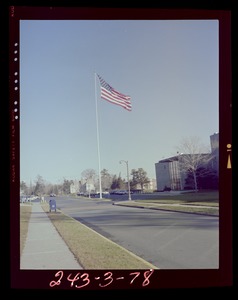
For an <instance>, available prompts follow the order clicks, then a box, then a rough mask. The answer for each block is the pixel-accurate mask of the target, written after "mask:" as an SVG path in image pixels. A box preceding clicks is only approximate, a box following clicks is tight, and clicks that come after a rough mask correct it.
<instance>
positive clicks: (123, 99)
mask: <svg viewBox="0 0 238 300" xmlns="http://www.w3.org/2000/svg"><path fill="white" fill-rule="evenodd" d="M97 76H98V78H99V81H100V85H101V98H102V99H104V100H107V101H109V102H111V103H113V104H116V105H119V106H122V107H123V108H124V109H126V110H128V111H131V101H130V99H131V97H130V96H127V95H124V94H122V93H120V92H118V91H116V90H115V89H114V88H113V87H111V86H110V85H109V84H108V83H107V82H106V81H105V80H104V79H102V77H101V76H99V75H98V74H97Z"/></svg>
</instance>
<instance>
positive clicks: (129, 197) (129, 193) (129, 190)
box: [120, 160, 131, 200]
mask: <svg viewBox="0 0 238 300" xmlns="http://www.w3.org/2000/svg"><path fill="white" fill-rule="evenodd" d="M122 162H124V163H125V164H126V171H127V183H128V200H131V188H130V181H129V168H128V160H120V164H121V163H122Z"/></svg>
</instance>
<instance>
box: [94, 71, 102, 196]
mask: <svg viewBox="0 0 238 300" xmlns="http://www.w3.org/2000/svg"><path fill="white" fill-rule="evenodd" d="M94 75H95V104H96V125H97V149H98V175H99V176H98V177H99V193H100V199H102V182H101V162H100V147H99V130H98V101H97V82H96V75H97V74H96V73H94Z"/></svg>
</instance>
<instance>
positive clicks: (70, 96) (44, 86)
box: [20, 20, 219, 183]
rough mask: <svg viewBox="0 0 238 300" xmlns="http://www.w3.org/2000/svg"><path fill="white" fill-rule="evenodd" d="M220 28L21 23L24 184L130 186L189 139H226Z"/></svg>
mask: <svg viewBox="0 0 238 300" xmlns="http://www.w3.org/2000/svg"><path fill="white" fill-rule="evenodd" d="M218 26H219V24H218V21H217V20H138V21H136V20H100V21H97V20H52V21H51V20H39V21H38V20H22V21H20V180H21V181H25V182H26V183H29V182H30V181H32V182H34V181H35V180H36V177H37V176H38V175H40V176H42V177H43V178H44V179H45V180H46V181H47V182H51V183H60V182H62V181H63V179H68V180H71V179H72V180H74V179H78V180H80V179H81V173H82V172H83V171H84V170H86V169H94V170H95V171H96V172H98V162H99V158H98V152H97V145H98V144H97V123H96V101H97V103H98V119H99V120H98V121H99V122H98V130H99V149H100V163H101V169H107V170H108V172H109V173H110V174H116V175H119V174H120V173H121V176H122V177H123V178H126V166H125V165H124V164H120V163H119V161H120V160H126V161H128V163H129V169H130V170H131V169H138V168H143V169H144V170H145V171H146V172H147V175H148V177H150V178H155V163H156V162H158V161H159V160H161V159H163V158H166V157H170V156H173V155H176V152H177V149H178V147H180V145H181V141H182V140H183V139H184V138H189V137H192V136H196V137H198V138H199V139H200V141H201V143H202V144H204V145H206V146H208V147H209V146H210V135H212V134H213V133H214V132H219V119H218V118H219V107H218V102H219V98H218V97H219V95H218V86H219V82H218V72H219V64H218V49H219V48H218ZM95 73H97V74H99V75H100V76H102V78H103V79H104V80H105V81H106V82H107V83H109V84H110V85H111V86H112V87H114V88H115V89H116V90H118V91H119V92H121V93H123V94H126V95H129V96H131V103H132V111H131V112H129V111H127V110H125V109H123V108H122V107H120V106H117V105H114V104H111V103H109V102H107V101H105V100H103V99H101V98H100V85H99V80H98V79H96V81H95Z"/></svg>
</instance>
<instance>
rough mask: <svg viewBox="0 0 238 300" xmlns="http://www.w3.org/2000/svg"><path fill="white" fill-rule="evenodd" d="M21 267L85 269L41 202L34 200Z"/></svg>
mask: <svg viewBox="0 0 238 300" xmlns="http://www.w3.org/2000/svg"><path fill="white" fill-rule="evenodd" d="M20 269H28V270H30V269H34V270H35V269H37V270H39V269H41V270H45V269H48V270H52V269H53V270H55V269H57V270H63V269H64V270H66V269H69V270H71V269H77V270H79V269H83V267H82V266H81V265H80V264H79V263H78V262H77V260H76V259H75V257H74V255H73V254H72V252H71V251H70V249H69V248H68V246H67V245H66V243H65V242H64V240H63V239H62V238H61V236H60V235H59V233H58V232H57V230H56V229H55V227H54V225H53V224H52V222H51V220H50V219H49V217H48V216H47V214H46V213H45V212H44V210H43V209H42V207H41V205H40V203H39V202H32V213H31V217H30V221H29V228H28V235H27V240H26V244H25V247H24V250H23V253H22V256H21V259H20Z"/></svg>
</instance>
